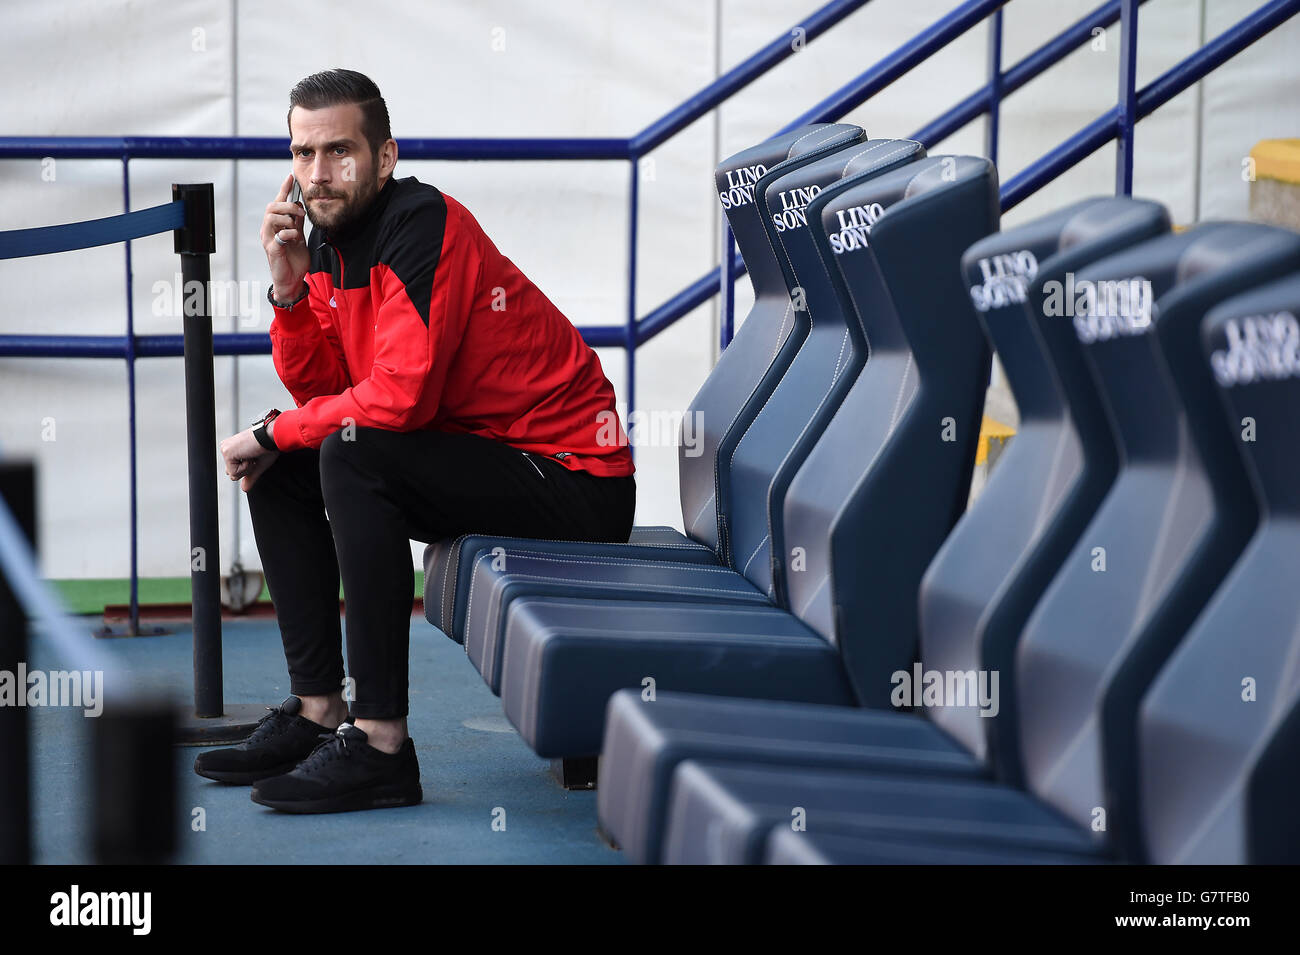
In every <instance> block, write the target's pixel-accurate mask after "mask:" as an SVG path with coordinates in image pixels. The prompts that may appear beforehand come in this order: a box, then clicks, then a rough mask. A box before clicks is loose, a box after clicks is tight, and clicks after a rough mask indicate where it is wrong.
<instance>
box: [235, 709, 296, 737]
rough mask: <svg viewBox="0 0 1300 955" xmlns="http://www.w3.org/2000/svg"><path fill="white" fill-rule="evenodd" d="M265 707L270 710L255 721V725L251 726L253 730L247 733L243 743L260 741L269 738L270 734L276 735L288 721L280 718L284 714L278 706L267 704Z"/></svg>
mask: <svg viewBox="0 0 1300 955" xmlns="http://www.w3.org/2000/svg"><path fill="white" fill-rule="evenodd" d="M267 709H268V710H270V712H269V713H267V714H266V715H265V716H263V717H262V718H261V719H260V720H258V721H257V725H256V726H255V727H253V732H251V733H249V734H248V739H246V740H245V741H244V743H245V745H248V744H252V743H261V742H264V741H266V740H268V739H270V738H271V737H272V736H276V735H277V734H279V733H280V731H281V730H282V729H283V728H284V726H285V724H286V723H287V722H288V721H287V720H282V719H280V717H281V716H284V715H286V714H285V713H284V711H283V710H281V709H280V707H278V706H268V707H267Z"/></svg>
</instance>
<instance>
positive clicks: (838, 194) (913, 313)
mask: <svg viewBox="0 0 1300 955" xmlns="http://www.w3.org/2000/svg"><path fill="white" fill-rule="evenodd" d="M997 197H998V186H997V173H996V170H995V169H994V167H993V165H992V164H991V163H989V162H988V161H987V160H985V159H977V158H972V157H930V158H927V159H922V160H918V161H917V162H915V163H912V164H909V165H907V166H905V167H903V168H900V169H895V170H893V171H891V172H888V173H885V174H883V175H880V176H876V177H872V178H868V179H865V180H863V181H862V182H860V183H854V184H852V185H848V186H844V187H842V188H840V189H836V190H827V192H825V193H823V194H822V195H820V196H818V197H817V199H815V200H814V201H813V203H812V204H811V205H810V207H809V221H810V222H812V223H814V224H815V225H816V226H818V227H820V228H822V229H823V230H825V231H826V232H827V233H834V234H835V235H836V236H837V237H838V236H839V233H840V231H841V230H842V229H843V225H842V221H841V217H840V213H841V212H846V211H851V210H854V209H872V208H873V206H875V205H879V206H880V207H881V208H882V209H883V210H884V211H883V213H882V214H880V215H879V216H878V218H877V219H876V221H875V223H874V225H872V227H871V230H870V238H869V240H868V242H867V244H865V245H863V244H861V243H860V242H859V243H858V244H857V245H856V246H855V247H853V248H848V247H847V246H846V247H845V248H846V251H845V252H844V253H843V254H840V255H832V256H831V261H828V262H826V263H825V264H826V266H827V268H828V270H830V269H835V270H837V271H838V272H839V275H840V278H841V279H842V281H843V282H844V284H845V286H846V287H847V288H848V289H849V290H850V291H851V292H852V295H851V297H850V303H851V305H852V306H853V309H854V315H855V316H856V318H857V319H858V320H859V321H860V322H862V326H863V327H862V331H863V335H864V340H866V341H871V342H872V343H873V348H874V351H873V355H872V357H871V359H870V360H869V361H868V362H867V364H866V367H865V369H864V371H863V373H862V374H861V375H860V376H859V377H858V379H857V381H856V382H855V383H854V385H853V387H852V388H851V389H850V390H849V392H848V394H847V396H846V397H845V399H844V401H843V402H842V404H841V406H840V408H839V410H838V411H837V413H836V414H835V416H834V417H833V419H832V420H831V422H830V424H829V426H828V427H827V429H826V432H825V434H824V435H823V437H822V439H821V440H820V441H819V442H818V443H817V444H816V446H815V447H814V448H813V450H812V452H811V454H810V455H809V456H808V459H807V460H806V461H805V462H804V464H803V467H802V468H801V469H800V471H799V473H798V475H797V476H796V477H795V479H794V480H793V481H792V483H791V486H790V489H789V492H788V493H787V494H786V496H785V504H784V514H783V519H784V520H785V527H786V530H785V533H786V540H787V542H788V543H789V545H790V546H791V550H792V551H793V549H794V548H795V547H798V548H801V549H802V550H804V551H806V552H807V553H808V554H809V555H812V554H814V552H816V551H819V550H820V551H823V552H824V554H823V556H821V557H820V558H818V559H819V561H820V566H823V567H829V566H830V565H831V559H830V557H829V556H827V555H829V554H835V555H836V559H835V566H836V567H837V568H838V567H840V566H844V567H850V568H852V572H851V573H850V574H848V575H847V576H845V577H843V578H838V579H837V580H836V581H827V580H820V579H815V578H814V577H813V575H812V573H811V572H810V571H804V570H802V569H794V568H792V572H791V573H790V575H789V581H790V587H791V592H790V596H791V602H792V605H794V606H796V607H797V608H803V609H801V610H800V612H797V613H795V614H789V613H787V612H786V611H784V610H781V609H779V608H776V607H773V606H772V605H771V604H768V605H767V609H766V611H765V612H764V611H763V610H762V609H761V608H759V607H754V608H751V609H750V612H749V613H747V614H745V615H740V614H737V613H736V612H735V608H734V607H729V606H727V605H721V604H711V603H695V604H689V605H688V604H681V603H676V604H674V603H665V602H660V603H650V602H646V601H640V602H633V601H609V600H597V599H592V598H582V597H564V596H536V595H530V596H528V597H523V598H517V599H515V600H514V601H513V602H511V603H510V605H509V608H508V611H507V613H506V615H505V617H506V620H505V622H506V637H505V650H504V655H503V663H502V684H501V686H502V693H501V695H502V699H503V702H504V705H505V712H506V715H507V717H508V718H509V719H510V721H511V722H512V723H513V724H514V725H515V727H516V728H517V729H518V730H519V731H520V733H521V735H522V736H523V737H524V739H525V741H526V742H528V744H529V745H530V746H532V747H533V749H534V750H535V751H536V752H537V753H539V754H540V755H542V756H550V757H556V756H562V757H575V758H576V757H590V756H594V755H596V754H597V753H598V752H599V750H600V745H601V737H602V732H603V724H604V714H605V705H606V702H607V700H608V698H609V696H610V695H611V694H612V693H613V692H614V691H615V690H617V689H619V688H622V687H628V686H632V687H641V686H643V681H644V680H645V679H646V678H647V677H649V678H651V679H653V680H654V681H655V682H656V683H657V684H658V685H659V686H662V687H663V688H665V689H675V690H685V691H694V692H708V693H717V694H720V695H724V696H738V697H745V696H750V697H762V698H768V699H784V700H802V701H807V702H826V703H845V704H850V703H853V702H862V700H861V699H859V697H858V691H859V689H860V688H870V687H871V686H873V685H874V681H873V679H872V678H871V676H870V675H868V674H866V673H857V674H852V673H851V672H850V671H849V670H848V669H846V668H845V666H844V665H843V660H844V657H841V655H840V654H841V651H843V650H844V645H845V642H846V641H848V640H878V639H880V634H879V633H877V632H875V631H874V629H873V624H872V622H873V621H875V620H880V619H883V618H885V617H889V616H891V615H907V614H908V613H909V611H908V609H907V608H908V606H909V605H911V610H910V614H911V615H912V617H913V618H914V616H915V593H916V588H917V586H918V585H919V582H920V577H921V574H922V572H923V571H924V569H925V567H926V565H927V564H928V562H929V560H930V559H931V558H932V557H933V555H934V551H935V550H936V549H937V548H938V546H939V544H940V543H941V542H942V540H943V538H944V537H945V536H946V535H947V533H948V532H949V531H950V530H951V527H952V522H953V521H954V520H955V518H956V515H957V514H958V513H960V510H961V507H962V506H963V504H964V502H965V497H966V494H967V488H968V486H969V482H970V477H971V470H972V465H973V461H974V457H975V445H976V440H977V437H978V428H979V421H980V416H981V410H982V405H983V397H984V390H985V385H986V383H987V380H988V372H989V362H990V355H989V351H988V347H987V344H986V342H985V340H984V337H983V335H982V334H981V333H980V331H979V329H978V327H977V325H976V323H974V322H972V321H970V320H969V311H970V309H969V306H968V304H967V301H968V292H967V290H966V288H965V287H964V286H963V283H962V281H961V275H960V269H959V263H960V259H961V255H962V253H963V252H964V251H965V250H966V248H968V247H969V246H970V245H971V244H972V243H973V242H975V241H976V240H977V239H979V238H981V237H983V236H985V235H987V234H988V233H989V232H991V231H992V230H993V229H994V227H995V226H996V225H997V219H998V208H997V201H998V198H997ZM850 218H852V217H850ZM858 235H859V238H861V237H862V236H864V235H865V233H864V232H863V233H858ZM863 293H866V295H865V297H864V294H863ZM895 328H897V329H898V330H897V331H893V332H892V335H893V338H892V340H891V338H890V335H891V331H890V330H891V329H895ZM875 346H879V347H875ZM890 351H896V352H898V354H896V355H895V356H894V360H892V361H890V360H880V359H882V358H883V357H884V356H886V354H887V353H889V352H890ZM875 372H879V373H880V374H883V375H885V376H886V379H885V380H886V381H888V382H889V385H888V387H882V382H879V381H876V380H875V379H874V377H873V375H874V374H875ZM809 386H810V387H820V388H822V389H823V390H824V388H825V383H824V382H812V383H809ZM881 391H884V392H886V393H887V400H884V401H882V400H881V398H880V392H881ZM945 419H947V420H945ZM949 439H951V440H949ZM805 475H812V478H811V479H809V480H805ZM918 476H923V477H924V480H919V479H918ZM834 494H838V495H839V497H838V499H837V498H836V497H834V496H833V495H834ZM882 504H884V505H887V506H882ZM773 516H774V517H775V516H776V515H773ZM751 533H754V532H753V531H751ZM757 536H758V537H759V538H761V536H762V534H761V529H760V530H759V532H758V534H757ZM927 551H928V552H927ZM810 566H811V565H810ZM837 572H838V571H837ZM735 576H736V578H738V579H741V580H744V579H745V578H742V577H741V576H740V575H739V574H737V575H735ZM832 583H837V584H839V586H836V587H834V588H832V587H831V584H832ZM749 586H750V587H751V588H752V589H753V592H755V593H757V594H760V595H761V594H762V592H761V591H759V590H758V588H757V587H755V586H753V584H752V583H749ZM805 591H806V592H805ZM848 591H854V597H855V598H856V597H859V596H860V594H861V593H862V592H866V597H865V598H862V599H850V596H849V594H848ZM909 594H910V596H909ZM837 606H838V607H839V612H836V610H835V608H836V607H837ZM845 607H852V608H854V612H855V613H857V614H861V616H856V617H855V616H850V615H849V614H848V613H846V612H844V608H845ZM705 613H707V614H708V615H709V616H710V617H712V618H713V619H714V621H716V622H710V623H709V624H708V625H707V626H706V627H701V625H700V624H698V623H696V624H690V623H687V624H686V625H687V626H691V627H693V628H694V632H693V633H683V632H681V628H682V626H683V622H685V621H690V620H692V619H698V618H701V617H702V616H703V615H704V614H705ZM765 627H767V628H771V629H769V630H765V629H764V628H765ZM822 628H825V629H822ZM882 629H883V628H882ZM701 630H704V631H706V632H703V633H701V632H700V631H701ZM792 630H793V631H794V632H793V633H792V632H791V631H792ZM884 632H886V633H887V634H888V636H889V639H890V640H892V641H893V651H894V652H893V653H892V654H891V653H887V652H884V651H880V652H877V653H875V654H874V655H872V654H867V653H863V654H862V656H861V658H860V660H865V659H868V658H874V659H875V660H876V661H878V662H879V663H880V664H881V665H888V667H889V669H890V670H892V669H895V668H897V667H898V666H903V665H906V661H909V660H911V659H912V658H913V655H914V653H915V633H914V630H913V632H911V633H908V634H905V635H903V634H900V633H899V632H897V631H892V632H890V631H884ZM859 662H860V661H859ZM887 673H888V670H886V671H885V672H884V673H883V674H881V675H879V679H880V680H881V681H883V682H886V683H887V681H888V677H887Z"/></svg>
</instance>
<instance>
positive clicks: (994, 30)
mask: <svg viewBox="0 0 1300 955" xmlns="http://www.w3.org/2000/svg"><path fill="white" fill-rule="evenodd" d="M988 74H989V76H988V79H989V112H988V116H987V117H986V119H985V123H984V155H985V156H987V157H988V160H989V162H991V163H993V165H994V166H996V165H997V164H998V121H999V119H1000V114H1001V110H1002V10H1001V8H999V9H998V10H997V12H996V13H994V14H993V16H991V17H989V70H988Z"/></svg>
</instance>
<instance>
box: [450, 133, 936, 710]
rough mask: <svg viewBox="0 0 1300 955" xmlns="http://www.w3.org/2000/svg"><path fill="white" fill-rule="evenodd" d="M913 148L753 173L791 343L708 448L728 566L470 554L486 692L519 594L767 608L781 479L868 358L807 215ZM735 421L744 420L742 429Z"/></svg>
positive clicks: (469, 634) (472, 616) (892, 145)
mask: <svg viewBox="0 0 1300 955" xmlns="http://www.w3.org/2000/svg"><path fill="white" fill-rule="evenodd" d="M922 153H923V151H922V150H921V147H920V146H919V145H918V144H916V143H913V142H909V141H898V140H869V141H867V142H865V143H863V144H861V145H860V146H857V147H854V148H852V149H850V150H841V151H840V152H839V153H837V154H835V155H833V156H828V157H826V158H824V159H821V160H818V161H816V162H812V163H809V164H807V165H805V166H802V167H801V168H799V169H796V170H794V171H791V172H788V173H786V174H784V175H782V176H779V177H776V178H773V177H771V176H764V177H763V178H762V179H760V180H759V184H758V189H759V191H760V200H761V202H762V205H763V207H764V208H766V209H768V210H777V211H773V212H772V214H771V215H770V216H768V217H767V218H768V219H769V220H775V221H778V222H780V223H781V225H779V226H774V227H773V229H772V236H773V239H774V244H775V246H776V247H777V249H778V250H779V251H780V253H781V254H782V256H783V257H784V259H785V261H786V268H787V270H788V275H787V278H786V281H787V282H788V283H789V288H790V291H791V296H792V299H794V302H793V305H794V306H795V307H792V309H791V312H790V320H791V321H792V322H794V323H795V325H796V330H795V331H791V332H790V334H789V336H788V337H787V343H786V345H785V346H783V350H785V349H786V348H788V349H790V350H791V352H792V355H791V357H790V359H789V360H788V361H786V360H784V359H782V360H778V361H776V362H773V364H772V366H771V367H770V368H769V370H768V374H767V376H765V379H764V382H763V384H762V385H760V387H759V388H758V389H757V390H756V391H755V393H754V395H753V396H752V397H751V398H750V401H749V407H747V408H746V409H745V410H744V411H742V413H741V415H740V416H739V417H738V419H737V420H738V423H737V425H735V426H733V427H731V428H729V429H728V436H727V437H725V438H724V439H723V442H722V443H721V444H720V445H719V448H718V460H719V461H725V462H728V463H727V466H726V467H725V468H723V467H720V468H719V472H720V473H721V474H723V475H725V477H724V478H722V479H720V482H719V487H720V488H721V489H722V491H721V492H720V494H719V498H718V500H719V505H718V508H719V514H720V515H723V516H724V517H725V518H726V520H725V521H724V522H723V523H722V526H721V527H720V537H721V539H723V540H726V541H729V543H728V544H727V545H726V546H724V548H723V555H724V556H725V557H727V558H728V560H727V561H726V563H727V565H728V566H727V567H723V568H719V567H708V568H704V567H698V566H685V565H682V564H680V563H679V562H669V561H663V562H654V561H651V560H645V559H633V560H627V559H624V560H611V559H609V558H578V559H574V558H573V557H572V556H571V555H565V554H560V553H556V552H551V551H549V550H543V549H539V548H536V547H531V548H525V549H514V548H509V547H507V548H504V552H498V553H496V554H493V553H492V552H491V551H480V552H479V553H478V554H477V555H475V556H474V557H473V564H472V567H473V570H472V574H471V576H470V583H469V593H468V595H467V599H466V612H465V626H464V643H465V650H466V653H467V654H468V656H469V658H470V661H471V662H472V663H473V664H474V666H475V667H477V668H478V670H479V672H480V673H481V674H482V675H483V678H484V680H485V681H486V682H487V683H488V685H489V686H490V687H491V688H492V690H493V692H499V690H500V679H501V672H502V670H501V661H502V658H503V653H504V649H503V639H502V638H503V632H504V622H505V616H506V611H507V609H508V607H509V604H510V602H511V601H512V600H515V599H518V598H519V597H521V596H527V595H534V594H559V595H563V596H568V597H592V598H599V599H619V598H623V599H628V600H633V599H643V600H644V599H650V600H663V601H671V602H680V601H681V600H682V599H683V598H686V599H695V600H704V601H709V602H716V601H717V600H719V599H724V600H726V601H727V602H731V603H744V604H748V605H768V606H770V605H771V603H772V600H771V598H772V587H771V580H772V576H771V566H770V563H769V561H768V559H767V556H766V555H765V554H764V555H763V557H762V559H757V558H758V555H759V552H760V551H761V550H762V548H763V547H764V546H765V545H766V543H767V541H768V540H769V539H770V538H771V535H772V532H771V526H772V525H773V524H775V523H778V522H779V515H780V513H781V504H782V500H783V498H784V495H783V493H781V490H782V489H783V487H784V485H783V484H782V483H781V479H782V475H783V474H787V473H790V472H792V471H793V470H795V469H797V468H798V466H799V464H801V463H802V461H803V459H804V458H805V457H806V456H807V453H808V451H809V450H810V448H811V446H812V444H813V443H814V441H815V439H816V437H818V436H819V435H820V434H821V433H822V431H823V430H824V429H825V426H826V423H827V422H828V421H829V419H830V417H831V416H832V415H833V413H834V411H835V410H836V408H838V406H839V403H840V401H841V400H842V398H843V395H844V394H846V393H847V391H848V389H849V388H850V387H851V386H852V384H853V382H854V381H855V380H856V379H857V376H858V373H859V372H860V371H861V370H862V367H863V364H864V363H865V361H866V345H865V341H864V337H863V334H862V330H861V324H860V321H859V320H858V318H857V317H856V316H855V315H854V314H853V312H852V304H851V302H849V301H848V298H847V296H841V294H840V291H839V290H837V288H836V286H835V285H833V284H832V282H831V280H830V271H831V270H830V269H828V268H827V266H826V264H825V260H824V257H823V256H824V255H827V256H829V255H830V252H829V250H827V251H825V252H823V251H822V250H821V249H819V248H818V245H817V240H816V239H815V238H814V235H815V234H816V233H817V232H819V231H821V229H820V228H817V227H814V228H808V227H807V226H806V225H805V224H804V223H805V222H807V221H810V220H813V221H815V217H816V216H817V215H818V210H819V209H821V208H823V207H824V205H825V203H826V202H828V201H830V200H831V199H832V197H834V196H838V195H840V194H841V192H842V191H843V190H844V189H846V188H849V186H848V184H849V183H854V184H857V183H863V182H866V181H868V180H871V179H875V178H877V177H880V176H882V175H884V174H885V173H887V172H888V171H889V170H892V169H897V168H899V167H902V166H907V165H908V163H909V162H911V161H914V160H916V159H917V158H918V157H919V156H921V155H922ZM814 197H815V198H814ZM882 198H883V199H884V204H883V205H882V203H881V202H875V203H874V205H872V204H870V203H869V204H868V207H867V208H868V209H869V210H874V211H879V210H882V209H883V208H884V205H888V204H890V203H891V202H893V201H897V199H901V198H902V193H901V190H900V191H898V193H897V194H895V195H883V196H882ZM856 208H857V207H853V209H856ZM850 211H852V210H850ZM837 221H838V220H837ZM837 234H838V233H837ZM822 238H823V239H824V238H825V236H823V237H822ZM862 281H863V282H870V283H871V285H872V287H871V288H870V289H869V290H868V294H867V295H866V297H865V300H866V301H868V302H874V301H876V300H880V301H887V299H888V296H887V294H886V293H885V292H884V289H883V287H881V286H880V284H879V280H878V279H877V278H876V273H875V272H874V271H869V272H867V273H866V275H865V276H864V277H863V279H862ZM796 342H797V344H795V343H796ZM770 379H774V381H770ZM745 421H748V422H749V424H747V425H745V426H744V427H741V426H740V423H742V422H745ZM731 435H737V437H735V438H732V437H731ZM733 512H734V513H733ZM728 515H729V516H728ZM769 515H770V516H769ZM726 528H730V529H729V530H727V529H726ZM728 568H729V569H728ZM471 610H472V612H471Z"/></svg>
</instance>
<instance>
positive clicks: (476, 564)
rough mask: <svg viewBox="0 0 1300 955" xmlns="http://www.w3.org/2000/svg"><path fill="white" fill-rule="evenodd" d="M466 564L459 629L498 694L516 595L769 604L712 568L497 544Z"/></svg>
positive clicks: (744, 583) (736, 578) (738, 579)
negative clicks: (509, 614) (507, 623)
mask: <svg viewBox="0 0 1300 955" xmlns="http://www.w3.org/2000/svg"><path fill="white" fill-rule="evenodd" d="M466 556H467V557H468V556H469V555H466ZM470 562H471V564H472V572H471V574H470V582H469V590H468V593H467V594H466V598H465V626H464V630H463V636H464V643H465V652H466V653H467V654H468V655H469V659H470V662H471V663H473V664H474V666H475V667H476V668H477V669H478V671H479V673H481V674H482V675H483V679H484V681H485V682H486V683H487V685H488V686H489V687H491V689H492V692H493V693H496V694H498V695H499V694H500V692H501V660H502V656H503V654H504V635H505V619H506V613H507V612H508V611H509V608H510V604H511V603H512V602H513V601H515V600H517V599H519V598H520V597H524V596H533V595H539V596H540V595H555V596H565V597H591V598H601V599H603V600H618V599H626V600H637V599H641V600H663V601H669V602H674V603H683V602H687V601H700V602H709V603H738V604H746V605H749V606H763V607H770V606H771V604H770V603H769V602H768V599H767V595H766V594H763V593H761V592H759V591H758V590H757V589H756V588H755V587H754V585H753V584H751V583H750V582H749V581H748V580H746V579H745V578H744V577H742V576H741V575H740V574H738V573H736V572H735V571H733V570H730V569H729V568H726V567H718V566H716V565H705V564H691V563H685V562H681V561H671V560H641V559H638V558H635V557H625V556H589V555H575V554H565V553H561V552H559V551H534V550H516V549H514V548H511V547H500V546H498V547H494V548H492V549H491V550H480V551H479V552H478V553H477V554H475V555H473V557H472V558H470Z"/></svg>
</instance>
